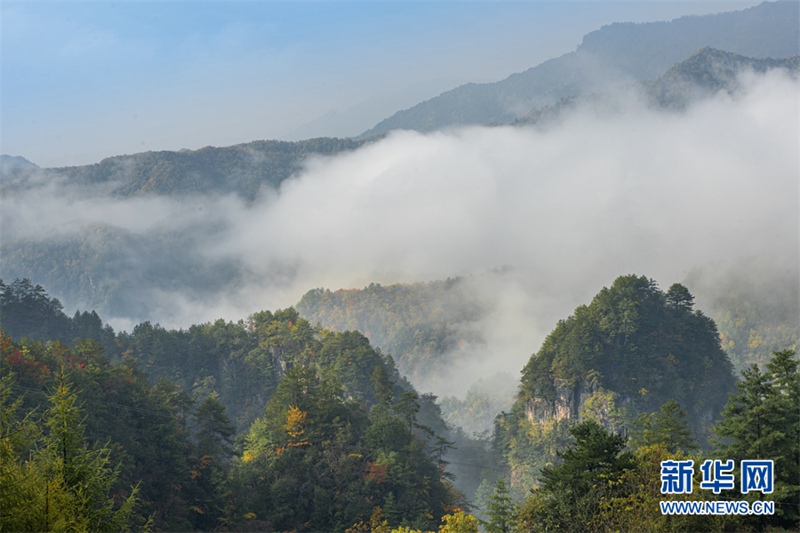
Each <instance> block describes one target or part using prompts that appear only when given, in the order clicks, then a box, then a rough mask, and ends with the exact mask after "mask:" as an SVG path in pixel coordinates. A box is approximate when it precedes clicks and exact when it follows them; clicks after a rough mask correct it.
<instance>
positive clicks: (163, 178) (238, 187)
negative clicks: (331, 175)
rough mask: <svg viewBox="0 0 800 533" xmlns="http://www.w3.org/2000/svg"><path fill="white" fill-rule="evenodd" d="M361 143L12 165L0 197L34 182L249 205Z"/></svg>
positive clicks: (284, 144)
mask: <svg viewBox="0 0 800 533" xmlns="http://www.w3.org/2000/svg"><path fill="white" fill-rule="evenodd" d="M362 144H363V142H360V141H353V140H350V139H332V138H319V139H309V140H305V141H296V142H288V141H253V142H250V143H246V144H238V145H235V146H228V147H222V148H217V147H214V146H207V147H205V148H201V149H199V150H181V151H178V152H170V151H162V152H143V153H139V154H133V155H120V156H115V157H109V158H106V159H103V160H102V161H100V162H99V163H95V164H93V165H84V166H77V167H64V168H52V169H42V170H39V169H38V167H36V166H35V165H34V166H33V167H27V166H26V167H21V166H16V167H15V168H14V169H13V173H10V171H7V169H6V166H5V165H4V166H3V167H0V172H1V173H2V174H0V175H4V176H5V177H2V178H0V184H3V183H7V185H6V186H5V187H4V188H3V189H0V193H3V194H9V193H10V194H13V192H14V191H15V190H17V189H24V188H25V186H26V182H27V181H28V180H30V179H32V178H34V177H35V178H36V179H37V180H43V179H47V180H59V181H62V182H63V183H64V184H65V185H73V186H92V187H102V189H101V190H102V191H103V192H104V193H105V194H108V195H111V196H115V197H121V198H129V197H134V196H140V195H170V196H186V195H193V194H194V195H197V194H231V193H233V194H237V195H238V196H239V197H241V198H242V199H244V200H246V201H252V200H254V199H255V198H256V196H257V195H258V193H259V191H260V189H261V188H262V187H270V188H273V189H277V188H278V187H279V186H280V184H281V182H283V181H284V180H285V179H287V178H288V177H290V176H291V175H292V174H294V173H296V172H299V171H300V170H301V169H302V168H303V164H304V162H305V161H306V159H307V158H309V157H314V156H328V155H334V154H337V153H340V152H343V151H350V150H354V149H356V148H358V147H359V146H361V145H362ZM23 169H24V170H27V172H25V171H23Z"/></svg>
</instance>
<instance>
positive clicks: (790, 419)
mask: <svg viewBox="0 0 800 533" xmlns="http://www.w3.org/2000/svg"><path fill="white" fill-rule="evenodd" d="M742 378H743V379H742V381H740V382H739V384H738V387H737V393H736V394H735V395H733V396H731V398H730V401H729V402H728V404H727V405H726V406H725V409H724V411H723V412H722V418H721V419H720V421H719V422H718V423H717V425H716V426H715V427H714V434H715V435H716V437H717V439H718V440H717V442H716V444H717V454H718V455H719V457H721V458H725V459H733V460H735V461H736V463H737V464H738V462H739V461H741V460H742V459H772V460H773V461H774V465H775V467H774V468H775V490H774V492H773V493H772V494H771V495H769V496H768V498H769V499H772V500H774V501H775V502H776V513H777V514H776V521H777V522H778V523H779V524H780V525H783V526H789V525H792V524H794V525H795V526H796V525H797V524H798V523H800V409H798V406H800V373H798V362H797V358H796V356H795V353H794V351H792V350H782V351H779V352H775V353H774V354H773V358H772V359H771V360H770V361H769V362H768V363H767V371H766V372H764V373H762V372H761V371H760V370H759V368H758V366H756V365H753V366H752V367H750V368H749V369H747V370H745V371H744V372H743V373H742Z"/></svg>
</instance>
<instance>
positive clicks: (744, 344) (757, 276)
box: [687, 257, 800, 373]
mask: <svg viewBox="0 0 800 533" xmlns="http://www.w3.org/2000/svg"><path fill="white" fill-rule="evenodd" d="M785 264H786V263H785V261H775V260H774V258H772V257H764V258H754V259H749V260H746V261H737V262H736V263H734V264H714V265H709V266H708V267H706V268H701V269H696V270H694V271H692V272H690V274H689V276H688V277H687V283H691V284H692V286H693V287H697V290H698V294H702V295H703V301H702V302H701V303H702V306H703V309H706V310H707V311H708V314H709V316H710V317H711V318H713V319H714V321H715V322H716V323H717V326H718V327H719V331H720V337H721V342H722V347H723V349H724V350H725V351H726V353H727V354H728V356H729V357H730V359H731V362H732V363H733V365H734V368H735V369H736V371H737V372H738V373H740V372H742V371H744V370H746V369H747V368H749V367H750V366H751V365H753V364H757V365H758V366H759V368H760V369H761V370H762V371H763V370H764V369H765V368H766V364H767V362H768V361H769V360H770V358H771V357H772V353H773V352H775V351H780V350H783V349H793V350H797V349H798V346H799V345H798V343H800V323H798V321H797V319H796V317H797V316H800V278H798V275H797V270H796V269H791V268H790V269H787V268H785V267H784V265H785Z"/></svg>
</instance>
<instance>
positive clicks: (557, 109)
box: [513, 47, 800, 126]
mask: <svg viewBox="0 0 800 533" xmlns="http://www.w3.org/2000/svg"><path fill="white" fill-rule="evenodd" d="M772 69H783V70H785V71H786V72H788V73H790V74H791V75H793V76H796V75H797V74H798V73H800V56H798V55H794V56H790V57H786V58H779V59H775V58H769V57H768V58H764V59H757V58H752V57H746V56H743V55H739V54H734V53H731V52H724V51H722V50H717V49H715V48H710V47H706V48H702V49H700V50H698V51H697V52H695V53H694V54H692V55H691V56H690V57H689V58H687V59H686V60H684V61H681V62H680V63H678V64H676V65H674V66H673V67H671V68H670V69H668V70H667V71H666V72H664V73H663V74H661V75H660V76H658V77H657V78H654V79H651V80H647V81H643V82H637V83H634V84H631V85H630V87H632V88H639V89H641V92H642V94H643V96H644V98H645V99H646V101H647V103H648V104H649V105H652V106H654V107H661V108H664V109H671V110H680V109H685V108H686V106H687V105H689V103H691V102H693V101H697V100H699V99H702V98H707V97H709V96H713V95H714V94H716V93H718V92H719V91H725V92H727V93H729V94H734V93H736V92H737V91H738V90H740V89H741V83H740V76H741V75H742V74H743V73H745V72H753V73H760V74H763V73H764V72H767V71H768V70H772ZM579 105H580V106H585V107H589V108H594V109H604V110H613V109H614V108H615V107H616V106H618V95H617V94H616V93H615V92H613V91H604V92H600V93H592V94H587V95H579V96H571V97H566V98H562V99H561V100H559V101H558V102H556V103H555V104H552V105H547V106H544V107H539V108H536V109H533V110H531V111H530V112H529V113H527V114H526V115H525V116H523V117H521V118H518V119H516V120H514V122H513V124H514V125H516V126H520V125H525V124H546V123H549V122H551V121H555V120H557V119H558V118H559V117H561V116H562V115H563V114H564V113H566V112H569V111H571V110H574V109H575V108H576V107H578V106H579Z"/></svg>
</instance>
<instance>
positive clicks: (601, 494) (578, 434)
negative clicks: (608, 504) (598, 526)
mask: <svg viewBox="0 0 800 533" xmlns="http://www.w3.org/2000/svg"><path fill="white" fill-rule="evenodd" d="M570 431H571V433H572V435H573V437H574V438H575V444H574V446H572V447H570V448H568V449H567V450H566V451H564V452H563V453H559V454H558V456H559V457H560V458H561V463H560V464H558V465H556V466H552V467H547V468H544V469H542V486H541V487H540V488H539V489H537V490H536V491H535V492H534V494H533V496H532V497H531V498H529V501H527V502H526V505H525V507H524V508H523V510H522V511H521V515H520V516H521V521H522V523H523V524H525V525H526V527H530V528H532V529H534V530H536V531H540V530H541V531H551V530H558V531H590V530H592V529H593V520H594V519H595V516H596V514H597V512H598V509H599V508H600V503H601V502H602V501H603V499H605V498H607V497H609V496H610V495H611V494H612V492H613V490H614V488H615V486H617V485H618V482H619V479H620V478H621V477H622V475H623V473H624V472H625V471H626V470H628V469H630V468H632V467H633V466H634V461H633V456H632V454H631V453H630V452H626V451H623V450H624V448H625V445H626V439H625V437H622V436H620V435H617V434H614V433H611V432H609V431H608V430H607V429H605V428H604V427H603V426H601V425H600V424H598V423H597V422H595V421H594V420H586V421H584V422H581V423H580V424H578V425H577V426H574V427H573V428H572V429H571V430H570Z"/></svg>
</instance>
